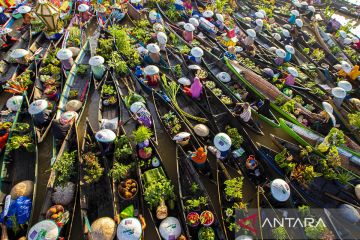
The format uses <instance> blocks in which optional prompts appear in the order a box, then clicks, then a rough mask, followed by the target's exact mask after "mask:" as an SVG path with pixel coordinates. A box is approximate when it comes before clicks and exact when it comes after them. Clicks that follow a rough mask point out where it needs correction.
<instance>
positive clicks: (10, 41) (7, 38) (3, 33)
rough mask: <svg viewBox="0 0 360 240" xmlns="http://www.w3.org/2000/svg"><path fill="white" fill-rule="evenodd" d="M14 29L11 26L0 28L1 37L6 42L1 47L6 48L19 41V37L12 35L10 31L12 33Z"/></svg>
mask: <svg viewBox="0 0 360 240" xmlns="http://www.w3.org/2000/svg"><path fill="white" fill-rule="evenodd" d="M11 32H12V30H11V29H10V28H1V29H0V36H1V39H2V40H3V41H4V44H3V45H2V46H1V49H6V48H9V47H11V46H12V45H14V44H15V43H16V42H17V39H16V38H14V37H12V36H10V35H9V33H11Z"/></svg>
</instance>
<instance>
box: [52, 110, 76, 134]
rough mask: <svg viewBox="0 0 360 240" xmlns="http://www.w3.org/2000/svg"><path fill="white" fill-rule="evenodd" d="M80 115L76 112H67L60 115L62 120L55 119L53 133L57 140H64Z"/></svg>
mask: <svg viewBox="0 0 360 240" xmlns="http://www.w3.org/2000/svg"><path fill="white" fill-rule="evenodd" d="M78 117H79V115H78V114H77V112H74V111H66V112H63V113H62V114H61V115H60V119H54V120H53V124H52V133H53V136H54V138H55V139H60V140H61V139H64V138H65V137H66V134H67V132H68V130H69V129H70V127H71V126H72V124H73V123H75V121H76V120H77V118H78Z"/></svg>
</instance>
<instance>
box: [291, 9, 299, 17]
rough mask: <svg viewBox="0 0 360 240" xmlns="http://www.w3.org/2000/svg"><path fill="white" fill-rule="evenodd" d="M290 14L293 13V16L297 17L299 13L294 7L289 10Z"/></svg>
mask: <svg viewBox="0 0 360 240" xmlns="http://www.w3.org/2000/svg"><path fill="white" fill-rule="evenodd" d="M290 12H291V14H292V15H294V16H295V17H298V16H299V15H300V13H299V11H298V10H296V9H294V10H291V11H290Z"/></svg>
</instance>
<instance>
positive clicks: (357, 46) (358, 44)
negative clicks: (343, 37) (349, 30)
mask: <svg viewBox="0 0 360 240" xmlns="http://www.w3.org/2000/svg"><path fill="white" fill-rule="evenodd" d="M352 42H353V44H352V45H351V46H352V48H353V49H355V50H356V51H358V52H359V51H360V40H359V38H357V37H353V39H352Z"/></svg>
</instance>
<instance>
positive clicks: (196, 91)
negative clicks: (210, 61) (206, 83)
mask: <svg viewBox="0 0 360 240" xmlns="http://www.w3.org/2000/svg"><path fill="white" fill-rule="evenodd" d="M190 92H191V96H192V97H193V98H199V97H200V95H201V93H202V84H201V82H200V79H199V78H198V77H195V78H194V82H193V83H192V84H191V87H190Z"/></svg>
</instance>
